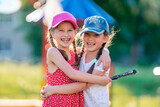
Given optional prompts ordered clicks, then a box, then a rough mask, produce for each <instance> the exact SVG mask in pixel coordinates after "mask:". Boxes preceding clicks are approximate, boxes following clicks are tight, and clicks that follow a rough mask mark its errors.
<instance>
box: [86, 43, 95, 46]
mask: <svg viewBox="0 0 160 107" xmlns="http://www.w3.org/2000/svg"><path fill="white" fill-rule="evenodd" d="M87 45H90V46H91V45H95V43H87Z"/></svg>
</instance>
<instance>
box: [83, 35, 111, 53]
mask: <svg viewBox="0 0 160 107" xmlns="http://www.w3.org/2000/svg"><path fill="white" fill-rule="evenodd" d="M107 40H108V36H104V34H101V35H98V34H96V33H93V32H85V33H84V36H83V43H84V46H85V48H86V51H87V52H96V51H97V52H98V51H99V49H100V48H101V46H102V44H103V43H105V42H107Z"/></svg>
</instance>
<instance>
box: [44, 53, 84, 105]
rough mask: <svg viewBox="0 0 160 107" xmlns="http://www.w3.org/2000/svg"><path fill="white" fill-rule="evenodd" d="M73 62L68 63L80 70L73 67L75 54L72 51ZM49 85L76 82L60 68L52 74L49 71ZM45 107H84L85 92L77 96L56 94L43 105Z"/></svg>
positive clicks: (76, 94) (47, 73)
mask: <svg viewBox="0 0 160 107" xmlns="http://www.w3.org/2000/svg"><path fill="white" fill-rule="evenodd" d="M70 53H71V60H69V61H68V63H69V64H70V65H71V66H72V67H73V68H74V69H78V68H77V67H76V66H74V65H72V64H73V63H74V62H75V54H74V52H72V51H70ZM46 75H47V84H48V85H53V86H54V85H63V84H69V83H73V82H75V81H74V80H72V79H70V78H69V77H68V76H67V75H66V74H64V72H63V71H62V70H60V69H59V68H58V69H57V70H56V71H55V72H54V73H53V74H50V73H49V72H48V70H47V72H46ZM42 106H43V107H84V97H83V92H79V93H75V94H54V95H51V96H49V97H48V98H47V99H46V100H45V101H44V102H43V104H42Z"/></svg>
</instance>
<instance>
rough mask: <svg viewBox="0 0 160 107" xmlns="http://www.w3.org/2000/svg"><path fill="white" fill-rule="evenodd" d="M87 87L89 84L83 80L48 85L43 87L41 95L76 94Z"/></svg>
mask: <svg viewBox="0 0 160 107" xmlns="http://www.w3.org/2000/svg"><path fill="white" fill-rule="evenodd" d="M86 88H87V84H86V83H83V82H75V83H70V84H64V85H56V86H51V85H46V86H45V87H44V88H42V89H41V95H44V96H46V97H48V96H50V95H52V94H74V93H77V92H80V91H82V90H85V89H86Z"/></svg>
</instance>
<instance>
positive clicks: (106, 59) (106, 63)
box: [97, 49, 111, 71]
mask: <svg viewBox="0 0 160 107" xmlns="http://www.w3.org/2000/svg"><path fill="white" fill-rule="evenodd" d="M101 62H102V63H103V70H104V71H107V70H108V69H109V68H110V65H111V58H110V56H109V50H108V49H105V50H103V52H102V55H101V56H100V58H99V61H98V64H97V65H98V66H99V65H100V63H101Z"/></svg>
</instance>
